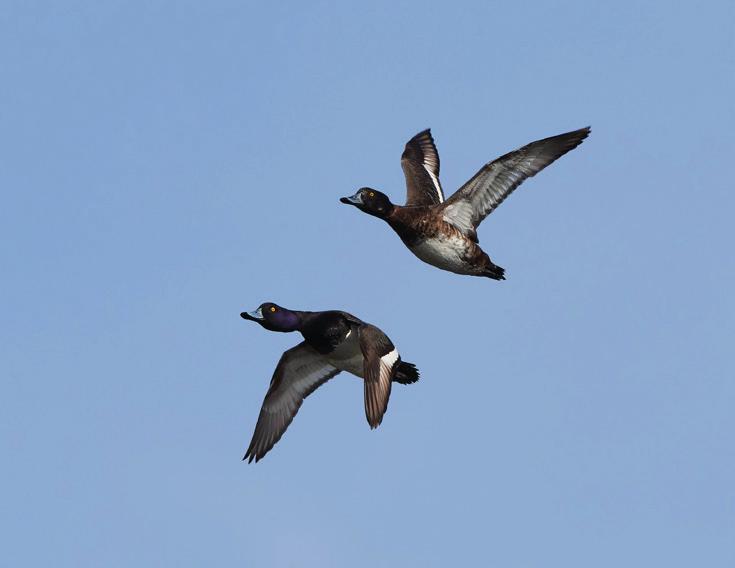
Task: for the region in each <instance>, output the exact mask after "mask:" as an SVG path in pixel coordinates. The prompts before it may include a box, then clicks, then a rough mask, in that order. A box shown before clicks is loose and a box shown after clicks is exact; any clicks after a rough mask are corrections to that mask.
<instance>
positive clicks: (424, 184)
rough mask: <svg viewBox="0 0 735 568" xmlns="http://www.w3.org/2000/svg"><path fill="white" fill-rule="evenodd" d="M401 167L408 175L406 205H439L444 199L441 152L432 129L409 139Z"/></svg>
mask: <svg viewBox="0 0 735 568" xmlns="http://www.w3.org/2000/svg"><path fill="white" fill-rule="evenodd" d="M401 167H402V168H403V173H404V174H405V176H406V192H407V195H406V205H408V206H416V205H437V204H439V203H442V202H443V201H444V193H443V192H442V186H441V184H440V183H439V152H437V150H436V146H435V145H434V138H432V136H431V130H430V129H428V128H427V129H426V130H423V131H422V132H419V133H418V134H417V135H416V136H414V137H413V138H411V140H409V141H408V143H407V144H406V149H405V150H404V151H403V155H402V156H401Z"/></svg>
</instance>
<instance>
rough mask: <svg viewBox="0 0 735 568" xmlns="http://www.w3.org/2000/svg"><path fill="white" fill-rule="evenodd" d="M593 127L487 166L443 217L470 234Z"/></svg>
mask: <svg viewBox="0 0 735 568" xmlns="http://www.w3.org/2000/svg"><path fill="white" fill-rule="evenodd" d="M589 133H590V128H589V127H587V128H581V129H580V130H574V131H573V132H567V133H565V134H559V135H558V136H552V137H551V138H544V139H543V140H537V141H536V142H531V143H530V144H528V145H526V146H523V147H522V148H519V149H518V150H515V151H513V152H510V153H508V154H505V155H504V156H501V157H500V158H498V159H497V160H493V161H492V162H489V163H487V164H485V165H484V166H483V167H482V168H481V169H480V171H479V172H477V173H476V174H475V175H474V176H473V177H472V179H470V180H469V181H468V182H467V183H465V184H464V185H463V186H462V187H461V188H459V189H458V190H457V192H456V193H454V195H452V196H451V197H450V198H449V199H447V201H446V203H445V205H444V210H443V216H444V220H445V221H447V222H448V223H451V224H452V225H454V226H455V227H457V228H458V229H460V230H461V231H463V232H464V233H466V234H468V235H472V234H474V231H475V228H476V227H477V226H478V225H479V224H480V223H481V222H482V220H483V219H484V218H485V217H487V216H488V215H489V214H490V213H492V212H493V210H494V209H495V208H496V207H497V206H498V205H500V204H501V203H502V202H503V200H505V198H506V197H508V196H509V195H510V194H511V193H512V192H513V190H514V189H515V188H517V187H518V186H519V185H521V184H522V183H523V182H524V181H525V180H526V179H528V178H529V177H532V176H534V175H536V174H537V173H538V172H540V171H541V170H543V169H544V168H545V167H546V166H548V165H549V164H551V163H552V162H554V161H555V160H557V159H559V158H560V157H562V156H563V155H564V154H566V153H567V152H569V151H570V150H573V149H574V148H576V147H577V146H579V145H580V144H581V143H582V141H583V140H584V139H585V138H587V136H588V135H589Z"/></svg>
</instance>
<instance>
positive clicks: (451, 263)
mask: <svg viewBox="0 0 735 568" xmlns="http://www.w3.org/2000/svg"><path fill="white" fill-rule="evenodd" d="M386 221H387V222H388V224H389V225H390V226H391V228H392V229H393V230H394V231H395V232H396V233H397V234H398V236H399V237H400V238H401V240H402V241H403V244H405V245H406V247H408V250H410V251H411V252H412V253H413V254H414V255H415V256H417V257H418V258H419V259H421V260H423V261H424V262H426V263H427V264H431V265H433V266H436V267H437V268H441V269H442V270H448V271H449V272H454V273H455V274H466V275H472V276H489V277H491V278H496V279H498V280H500V279H502V278H503V272H504V271H503V269H502V268H500V267H499V266H496V265H495V264H493V263H492V261H491V260H490V257H489V256H488V255H487V253H485V251H483V250H482V249H481V248H480V245H478V244H477V242H476V241H474V240H472V239H471V238H468V237H467V236H466V235H465V234H464V233H462V231H460V230H459V229H458V228H457V227H455V226H454V225H452V224H451V223H448V222H446V221H445V220H444V218H443V212H442V208H441V207H440V206H437V205H430V206H424V207H402V206H400V205H394V207H393V211H392V212H391V213H390V215H388V216H387V217H386Z"/></svg>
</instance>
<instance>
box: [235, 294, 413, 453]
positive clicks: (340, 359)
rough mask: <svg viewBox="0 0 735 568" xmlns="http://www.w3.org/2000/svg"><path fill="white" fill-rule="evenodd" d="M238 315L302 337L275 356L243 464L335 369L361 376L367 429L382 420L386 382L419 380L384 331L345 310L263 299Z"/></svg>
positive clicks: (268, 444)
mask: <svg viewBox="0 0 735 568" xmlns="http://www.w3.org/2000/svg"><path fill="white" fill-rule="evenodd" d="M240 316H241V317H242V318H244V319H246V320H251V321H254V322H257V323H259V324H260V325H261V326H262V327H264V328H265V329H267V330H270V331H282V332H289V331H298V332H300V333H301V335H302V336H303V337H304V341H302V342H301V343H299V344H298V345H297V346H296V347H292V348H291V349H289V350H287V351H286V352H284V354H283V355H282V356H281V360H280V361H278V365H277V366H276V370H275V371H274V373H273V378H272V379H271V384H270V387H269V388H268V392H267V393H266V395H265V399H264V400H263V406H262V408H261V409H260V416H258V423H257V424H256V425H255V433H254V434H253V439H252V440H251V442H250V446H248V450H247V452H245V457H244V458H243V460H245V459H247V460H248V463H250V462H252V461H253V459H254V460H255V462H256V463H257V462H258V461H259V460H261V459H262V458H263V456H265V454H267V453H268V452H269V451H270V449H271V448H272V447H273V446H274V445H275V444H276V442H278V440H280V439H281V436H283V433H284V432H285V431H286V429H287V428H288V426H289V424H291V421H292V420H293V418H294V416H296V413H297V412H298V411H299V408H300V407H301V403H302V402H303V401H304V399H305V398H306V397H307V396H309V395H310V394H311V393H312V392H314V391H315V390H316V389H317V388H319V387H320V386H322V385H323V384H324V383H326V382H327V381H328V380H329V379H331V378H332V377H334V376H335V375H337V374H339V373H340V372H341V371H347V372H348V373H352V374H353V375H357V376H358V377H360V378H362V379H364V383H365V416H366V417H367V421H368V424H369V425H370V428H371V429H373V428H377V427H378V426H379V425H380V423H381V422H382V421H383V415H384V414H385V411H386V409H387V408H388V398H389V397H390V389H391V383H393V382H396V383H400V384H402V385H407V384H411V383H415V382H416V381H418V380H419V372H418V369H416V366H415V365H413V364H411V363H406V362H405V361H401V357H400V355H399V354H398V350H397V349H396V348H395V346H394V345H393V343H392V342H391V340H390V339H389V338H388V336H387V335H385V333H383V332H382V331H381V330H380V329H378V328H377V327H375V326H374V325H371V324H369V323H366V322H364V321H362V320H361V319H359V318H356V317H355V316H353V315H351V314H348V313H347V312H341V311H324V312H300V311H296V310H288V309H286V308H282V307H281V306H279V305H277V304H274V303H272V302H266V303H264V304H261V305H260V307H259V308H258V309H257V310H255V311H252V312H243V313H241V314H240Z"/></svg>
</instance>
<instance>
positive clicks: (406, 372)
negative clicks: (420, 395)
mask: <svg viewBox="0 0 735 568" xmlns="http://www.w3.org/2000/svg"><path fill="white" fill-rule="evenodd" d="M419 376H420V373H419V370H418V369H417V368H416V365H414V364H413V363H406V362H405V361H401V362H400V363H398V370H397V371H396V376H395V378H394V379H393V381H394V382H396V383H400V384H402V385H410V384H413V383H415V382H416V381H418V380H419Z"/></svg>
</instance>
